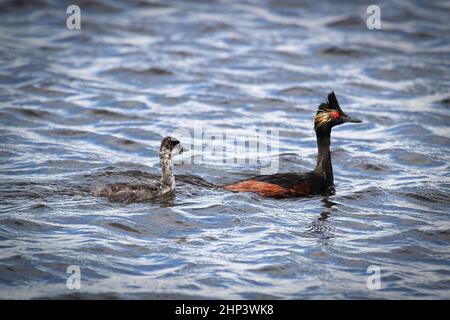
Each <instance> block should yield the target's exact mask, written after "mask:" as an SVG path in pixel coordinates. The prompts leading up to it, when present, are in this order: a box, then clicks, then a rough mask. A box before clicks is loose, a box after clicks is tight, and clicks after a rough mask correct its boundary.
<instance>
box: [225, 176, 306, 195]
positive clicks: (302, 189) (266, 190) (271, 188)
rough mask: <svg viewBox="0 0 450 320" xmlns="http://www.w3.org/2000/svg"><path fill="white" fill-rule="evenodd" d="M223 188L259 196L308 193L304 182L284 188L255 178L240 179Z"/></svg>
mask: <svg viewBox="0 0 450 320" xmlns="http://www.w3.org/2000/svg"><path fill="white" fill-rule="evenodd" d="M225 189H226V190H230V191H235V192H255V193H258V194H259V195H260V196H263V197H268V198H286V197H294V196H305V195H308V193H309V188H308V186H307V185H306V184H299V185H297V186H294V187H290V188H285V187H282V186H280V185H278V184H274V183H268V182H262V181H257V180H246V181H242V182H239V183H236V184H232V185H229V186H225Z"/></svg>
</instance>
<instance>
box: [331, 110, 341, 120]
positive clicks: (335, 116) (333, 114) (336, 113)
mask: <svg viewBox="0 0 450 320" xmlns="http://www.w3.org/2000/svg"><path fill="white" fill-rule="evenodd" d="M331 115H332V116H333V118H335V119H337V118H339V112H337V111H333V112H332V113H331Z"/></svg>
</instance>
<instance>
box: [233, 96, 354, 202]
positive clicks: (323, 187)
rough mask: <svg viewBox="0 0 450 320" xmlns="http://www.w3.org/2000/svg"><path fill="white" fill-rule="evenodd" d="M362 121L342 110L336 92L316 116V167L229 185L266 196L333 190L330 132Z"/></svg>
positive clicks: (295, 194) (236, 189)
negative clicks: (347, 124) (350, 123)
mask: <svg viewBox="0 0 450 320" xmlns="http://www.w3.org/2000/svg"><path fill="white" fill-rule="evenodd" d="M346 122H353V123H359V122H362V121H361V120H358V119H354V118H350V117H349V116H348V115H346V114H345V113H344V111H342V109H341V107H340V106H339V103H338V101H337V98H336V95H335V94H334V92H331V93H330V94H328V99H327V101H326V102H324V103H321V104H320V105H319V108H318V110H317V113H316V116H315V118H314V130H315V131H316V137H317V146H318V157H317V165H316V168H315V169H314V170H313V171H311V172H305V173H279V174H274V175H263V176H256V177H253V178H251V179H249V180H245V181H241V182H238V183H235V184H232V185H228V186H225V189H227V190H230V191H235V192H255V193H258V194H259V195H261V196H263V197H271V198H288V197H301V196H308V195H312V194H319V193H325V192H328V191H331V190H333V186H334V184H333V167H332V165H331V153H330V135H331V129H332V128H333V127H334V126H337V125H340V124H343V123H346Z"/></svg>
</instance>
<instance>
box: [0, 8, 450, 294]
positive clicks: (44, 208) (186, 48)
mask: <svg viewBox="0 0 450 320" xmlns="http://www.w3.org/2000/svg"><path fill="white" fill-rule="evenodd" d="M339 3H340V4H339V5H337V4H336V3H335V2H334V1H329V2H319V3H318V2H316V1H302V2H296V1H284V0H282V1H279V0H277V1H250V0H249V1H160V2H156V1H143V0H142V1H139V0H134V1H130V2H128V3H126V4H125V3H124V2H112V1H97V2H95V3H90V2H88V1H78V4H79V6H80V7H81V13H82V20H81V21H82V24H81V27H82V29H81V31H76V30H74V31H71V30H67V29H66V17H67V14H66V8H67V6H68V5H69V4H71V1H69V2H67V3H64V2H63V1H30V2H28V1H3V2H2V4H1V8H0V61H1V66H0V101H1V103H0V143H1V145H0V190H1V191H0V212H1V213H0V246H1V250H0V297H1V298H43V297H51V298H55V297H81V298H237V299H241V298H250V299H257V298H275V299H297V298H331V299H335V298H346V299H351V298H450V280H449V279H450V278H449V275H450V260H449V258H450V249H449V243H450V223H449V203H450V195H449V191H450V180H449V173H450V171H449V151H450V133H449V124H450V112H449V106H450V90H449V88H450V72H449V70H450V69H449V64H450V61H449V56H450V36H449V35H450V25H449V17H450V6H449V3H448V2H445V1H436V2H431V1H426V2H425V1H423V2H421V1H395V2H391V1H385V2H380V6H381V17H382V29H381V30H369V29H367V27H366V21H365V19H366V16H367V14H366V8H367V3H365V2H363V1H360V2H345V1H343V2H339ZM331 90H334V91H335V92H336V94H337V96H338V98H339V99H340V103H341V106H342V108H343V109H344V110H345V111H346V112H347V113H348V114H350V115H354V116H355V117H357V118H360V119H363V120H364V123H362V124H358V125H356V124H352V125H350V124H349V125H343V126H340V127H338V128H335V129H334V131H333V134H332V136H333V137H332V138H333V139H332V150H333V153H332V156H333V165H334V173H335V184H336V194H335V195H332V196H328V197H324V196H315V197H310V198H304V199H301V198H299V199H287V200H271V199H263V198H260V197H259V196H257V195H254V194H235V193H231V192H227V191H225V190H223V189H221V188H217V187H215V186H220V185H223V184H225V183H229V182H233V181H237V180H239V179H243V178H245V177H248V176H250V175H252V174H259V172H260V171H259V169H260V168H259V166H258V165H257V164H252V165H245V164H241V165H237V164H230V163H226V164H223V163H221V162H218V161H216V159H214V157H213V156H210V157H208V156H207V155H205V156H204V158H203V159H200V160H197V161H196V162H195V163H194V164H193V165H189V164H186V163H185V164H183V163H182V162H181V161H178V162H177V164H176V166H175V172H176V179H177V188H178V190H177V194H176V197H175V198H169V199H162V200H160V201H155V202H148V203H135V204H117V203H110V202H108V201H107V200H105V199H103V198H96V197H93V196H92V195H91V192H90V190H91V189H92V188H93V187H95V186H97V185H101V184H104V183H111V182H117V181H136V180H140V179H143V178H147V177H158V176H159V172H160V171H159V164H158V161H157V149H158V146H159V141H160V140H161V138H162V137H163V136H165V135H168V134H171V133H172V132H173V131H174V130H177V129H186V130H193V129H194V128H201V129H202V130H204V131H210V132H222V131H225V130H226V131H227V132H229V133H232V134H238V135H241V134H242V135H244V134H246V133H249V132H255V130H256V129H260V128H264V129H271V130H274V131H279V135H280V148H279V152H278V153H277V154H271V155H270V156H269V157H272V158H274V157H279V159H280V171H281V172H289V171H304V170H310V169H311V168H313V167H314V165H315V160H316V142H315V136H314V132H313V129H312V117H313V115H314V113H315V110H316V107H317V105H318V104H319V103H320V102H322V101H323V100H324V98H325V97H326V94H327V93H328V92H329V91H331ZM180 139H182V137H181V138H180ZM208 143H212V142H211V141H209V142H208V141H205V144H206V145H208ZM188 156H189V155H188ZM69 265H78V266H79V267H80V269H81V289H80V290H75V291H73V290H69V289H68V288H67V287H66V279H67V277H68V274H66V269H67V267H68V266H69ZM371 265H374V266H379V267H381V286H382V287H381V290H369V289H368V288H367V285H366V280H367V277H368V276H369V274H368V273H367V268H368V267H369V266H371Z"/></svg>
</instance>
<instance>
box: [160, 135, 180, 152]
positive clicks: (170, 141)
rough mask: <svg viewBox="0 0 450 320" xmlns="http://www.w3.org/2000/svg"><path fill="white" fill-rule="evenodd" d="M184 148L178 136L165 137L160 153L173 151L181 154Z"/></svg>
mask: <svg viewBox="0 0 450 320" xmlns="http://www.w3.org/2000/svg"><path fill="white" fill-rule="evenodd" d="M183 151H184V149H183V146H182V145H181V143H180V141H179V140H178V139H177V138H172V137H165V138H164V139H162V141H161V147H160V148H159V152H160V153H165V152H167V153H173V154H180V153H183Z"/></svg>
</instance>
